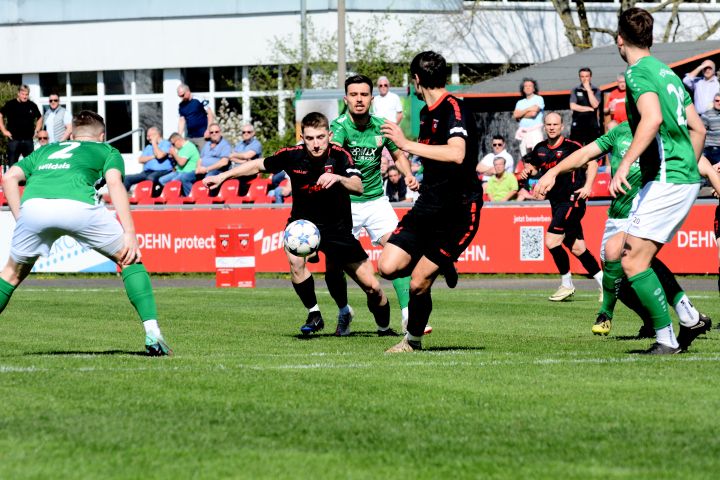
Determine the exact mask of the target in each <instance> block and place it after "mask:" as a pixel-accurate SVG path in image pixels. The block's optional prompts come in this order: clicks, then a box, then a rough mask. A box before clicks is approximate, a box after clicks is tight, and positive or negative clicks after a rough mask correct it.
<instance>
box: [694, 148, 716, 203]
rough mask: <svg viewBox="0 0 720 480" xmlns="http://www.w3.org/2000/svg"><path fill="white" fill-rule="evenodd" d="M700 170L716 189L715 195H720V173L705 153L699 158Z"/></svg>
mask: <svg viewBox="0 0 720 480" xmlns="http://www.w3.org/2000/svg"><path fill="white" fill-rule="evenodd" d="M698 171H699V172H700V175H702V176H703V177H705V178H707V179H708V181H709V182H710V185H712V187H713V190H715V196H718V195H720V174H719V173H718V171H717V170H715V167H713V166H712V165H711V164H710V161H709V160H708V159H707V158H705V155H701V156H700V160H698Z"/></svg>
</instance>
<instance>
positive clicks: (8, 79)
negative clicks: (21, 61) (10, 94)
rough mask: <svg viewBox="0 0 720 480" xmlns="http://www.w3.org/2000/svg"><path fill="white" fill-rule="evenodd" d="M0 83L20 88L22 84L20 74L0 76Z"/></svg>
mask: <svg viewBox="0 0 720 480" xmlns="http://www.w3.org/2000/svg"><path fill="white" fill-rule="evenodd" d="M0 83H9V84H10V85H17V86H20V84H21V83H22V74H19V73H18V74H10V75H0Z"/></svg>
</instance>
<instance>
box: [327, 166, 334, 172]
mask: <svg viewBox="0 0 720 480" xmlns="http://www.w3.org/2000/svg"><path fill="white" fill-rule="evenodd" d="M333 172H334V169H333V166H332V165H325V173H333Z"/></svg>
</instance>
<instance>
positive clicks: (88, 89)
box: [70, 72, 98, 95]
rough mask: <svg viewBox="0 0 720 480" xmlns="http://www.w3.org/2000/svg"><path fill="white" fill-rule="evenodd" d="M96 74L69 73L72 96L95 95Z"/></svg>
mask: <svg viewBox="0 0 720 480" xmlns="http://www.w3.org/2000/svg"><path fill="white" fill-rule="evenodd" d="M97 85H98V81H97V72H70V86H71V88H72V94H73V95H97Z"/></svg>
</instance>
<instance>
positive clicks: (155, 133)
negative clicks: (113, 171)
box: [123, 127, 172, 193]
mask: <svg viewBox="0 0 720 480" xmlns="http://www.w3.org/2000/svg"><path fill="white" fill-rule="evenodd" d="M145 138H147V141H148V145H145V148H144V149H143V151H142V152H141V153H140V156H139V157H138V163H141V164H142V165H143V171H142V172H140V173H134V174H131V175H126V176H125V180H123V184H124V185H125V189H126V190H130V187H132V186H133V185H135V184H136V183H140V182H142V181H143V180H150V181H152V182H153V192H156V193H159V192H158V190H159V189H157V188H155V187H157V185H158V184H159V182H158V180H160V177H162V176H163V175H167V174H168V173H171V172H172V162H171V161H170V149H171V148H172V144H171V143H170V142H169V141H167V140H165V139H163V138H162V132H161V131H160V129H159V128H158V127H150V128H148V130H147V133H146V134H145Z"/></svg>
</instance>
